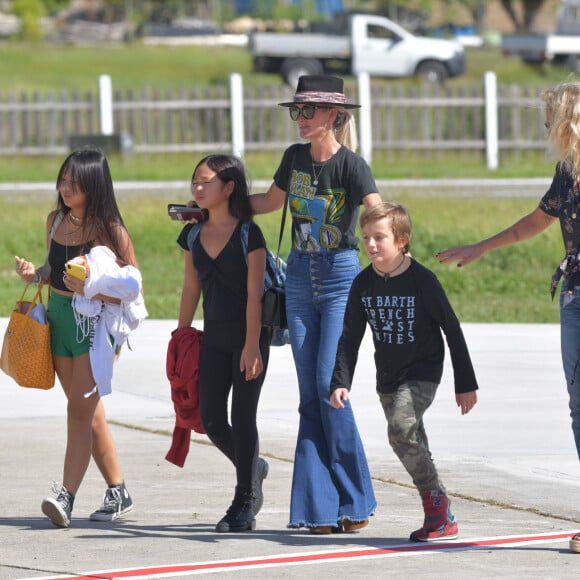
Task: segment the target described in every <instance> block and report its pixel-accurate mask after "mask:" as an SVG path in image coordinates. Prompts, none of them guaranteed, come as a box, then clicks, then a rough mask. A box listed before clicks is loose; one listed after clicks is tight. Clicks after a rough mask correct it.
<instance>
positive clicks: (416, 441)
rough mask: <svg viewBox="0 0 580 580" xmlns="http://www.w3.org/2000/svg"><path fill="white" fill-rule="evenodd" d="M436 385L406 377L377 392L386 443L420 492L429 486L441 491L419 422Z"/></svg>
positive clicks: (426, 489)
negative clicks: (405, 380)
mask: <svg viewBox="0 0 580 580" xmlns="http://www.w3.org/2000/svg"><path fill="white" fill-rule="evenodd" d="M438 386H439V385H438V384H437V383H431V382H428V381H409V382H408V383H404V384H402V385H400V386H399V388H398V389H397V390H396V391H395V392H394V393H379V398H380V400H381V404H382V406H383V410H384V412H385V417H386V418H387V424H388V435H389V443H390V445H391V447H392V448H393V451H394V452H395V453H396V454H397V457H398V458H399V459H400V460H401V463H402V464H403V466H404V467H405V469H406V470H407V472H408V473H409V475H410V476H411V477H412V478H413V483H414V484H415V486H416V487H417V489H418V490H419V493H420V494H421V496H422V495H423V494H424V493H425V492H426V491H429V490H432V489H440V490H441V491H443V492H445V488H444V487H443V485H442V484H441V482H440V481H439V474H438V473H437V468H436V467H435V464H434V463H433V459H432V457H431V452H430V451H429V441H428V439H427V434H426V433H425V426H424V424H423V415H424V414H425V411H426V410H427V409H428V408H429V407H430V406H431V403H432V402H433V399H434V398H435V394H436V392H437V387H438Z"/></svg>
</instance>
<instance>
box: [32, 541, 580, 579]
mask: <svg viewBox="0 0 580 580" xmlns="http://www.w3.org/2000/svg"><path fill="white" fill-rule="evenodd" d="M576 533H577V530H576V531H571V532H556V533H551V534H535V535H528V536H504V537H497V538H482V539H479V540H478V539H475V540H468V541H465V542H458V541H450V542H435V543H424V544H423V543H421V544H408V543H407V544H400V545H394V546H385V547H377V548H359V549H350V550H334V551H329V552H310V553H302V554H286V555H282V556H264V557H262V558H244V559H239V560H219V561H216V562H198V563H192V564H172V565H166V566H152V567H147V568H127V569H119V570H103V571H99V572H83V573H79V574H75V575H73V576H44V577H42V578H38V577H37V579H36V580H117V579H122V578H153V577H159V578H162V577H167V576H174V575H180V574H185V573H195V572H197V573H203V572H208V573H211V572H217V571H224V572H225V571H228V570H234V569H248V568H257V567H271V566H281V565H293V564H309V563H317V562H328V561H336V562H338V561H341V560H353V559H360V558H380V557H387V556H398V555H404V554H422V553H436V552H451V551H453V552H457V551H466V550H478V549H481V548H490V547H491V548H499V547H506V546H512V545H521V544H536V543H541V542H556V541H558V540H567V539H569V538H571V537H572V536H573V535H574V534H576ZM29 580H32V579H29Z"/></svg>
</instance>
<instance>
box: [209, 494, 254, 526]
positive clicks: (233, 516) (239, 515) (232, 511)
mask: <svg viewBox="0 0 580 580" xmlns="http://www.w3.org/2000/svg"><path fill="white" fill-rule="evenodd" d="M253 499H254V494H253V492H252V490H242V489H239V488H237V487H236V495H235V496H234V501H233V502H232V505H231V506H230V507H229V508H228V511H227V512H226V515H225V516H224V517H223V518H222V519H221V520H220V521H219V522H218V524H217V526H216V528H215V531H216V532H245V531H246V530H254V529H255V528H256V519H255V518H254V512H253V509H252V503H253Z"/></svg>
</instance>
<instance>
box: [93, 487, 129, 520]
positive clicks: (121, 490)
mask: <svg viewBox="0 0 580 580" xmlns="http://www.w3.org/2000/svg"><path fill="white" fill-rule="evenodd" d="M132 509H133V500H132V499H131V496H130V495H129V492H128V491H127V488H126V487H125V483H124V482H123V483H121V484H120V485H115V486H114V487H109V488H107V491H106V492H105V495H104V497H103V505H102V506H101V507H100V508H99V509H98V510H97V511H96V512H93V513H92V514H91V515H90V519H91V520H92V521H93V522H112V521H113V520H116V519H117V518H120V517H121V516H123V515H125V514H126V513H128V512H130V511H131V510H132Z"/></svg>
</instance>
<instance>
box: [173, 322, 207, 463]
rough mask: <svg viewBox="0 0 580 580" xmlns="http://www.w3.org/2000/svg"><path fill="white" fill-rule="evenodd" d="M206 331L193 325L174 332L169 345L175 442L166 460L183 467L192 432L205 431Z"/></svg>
mask: <svg viewBox="0 0 580 580" xmlns="http://www.w3.org/2000/svg"><path fill="white" fill-rule="evenodd" d="M202 337H203V332H202V331H201V330H197V329H196V328H193V327H186V328H180V329H178V330H175V331H173V332H172V334H171V340H170V341H169V345H168V347H167V362H166V370H167V378H168V379H169V383H170V385H171V400H172V401H173V408H174V409H175V428H174V429H173V441H172V443H171V448H170V449H169V451H168V453H167V455H166V456H165V459H167V461H170V462H171V463H174V464H175V465H178V466H179V467H183V464H184V463H185V458H186V457H187V453H188V452H189V444H190V442H191V431H192V430H193V431H195V432H196V433H205V431H204V429H203V425H202V423H201V415H200V411H199V392H198V389H199V359H200V354H201V343H202Z"/></svg>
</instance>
